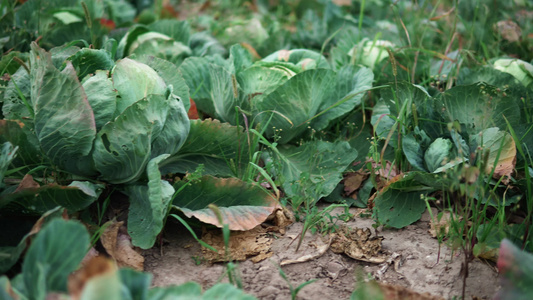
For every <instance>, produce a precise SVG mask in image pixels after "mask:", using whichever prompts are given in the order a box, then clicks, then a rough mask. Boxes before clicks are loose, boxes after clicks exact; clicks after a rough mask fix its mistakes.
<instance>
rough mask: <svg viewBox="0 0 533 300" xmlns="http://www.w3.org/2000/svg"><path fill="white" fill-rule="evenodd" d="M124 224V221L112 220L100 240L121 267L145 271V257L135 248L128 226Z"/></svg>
mask: <svg viewBox="0 0 533 300" xmlns="http://www.w3.org/2000/svg"><path fill="white" fill-rule="evenodd" d="M123 224H124V222H116V221H110V223H109V225H108V226H107V227H106V229H105V230H104V232H103V233H102V235H101V236H100V241H101V242H102V245H103V246H104V248H105V249H106V251H107V253H108V254H109V255H110V256H111V257H112V258H113V259H114V260H115V261H116V262H117V265H118V266H119V267H129V268H132V269H134V270H137V271H143V270H144V257H143V256H142V255H141V254H139V253H137V251H135V250H134V249H133V245H132V244H131V238H130V237H129V236H128V234H127V232H126V228H125V227H124V226H122V225H123ZM104 226H105V225H104Z"/></svg>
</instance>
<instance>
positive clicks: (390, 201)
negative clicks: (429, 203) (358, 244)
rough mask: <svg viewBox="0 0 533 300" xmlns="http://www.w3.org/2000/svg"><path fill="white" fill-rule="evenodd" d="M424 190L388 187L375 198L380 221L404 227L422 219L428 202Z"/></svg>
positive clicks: (395, 226)
mask: <svg viewBox="0 0 533 300" xmlns="http://www.w3.org/2000/svg"><path fill="white" fill-rule="evenodd" d="M422 194H424V192H422V191H420V192H419V191H414V192H403V191H399V190H395V189H393V188H388V189H386V190H385V191H383V192H380V193H379V194H378V196H377V197H376V199H374V210H375V214H376V215H377V219H378V221H379V222H380V223H382V224H385V225H388V226H391V227H394V228H402V227H405V226H407V225H409V224H412V223H414V222H416V221H418V220H419V219H420V217H421V216H422V213H423V212H424V210H425V209H426V203H425V202H424V200H422V199H421V198H420V196H421V195H422Z"/></svg>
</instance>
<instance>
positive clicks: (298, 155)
mask: <svg viewBox="0 0 533 300" xmlns="http://www.w3.org/2000/svg"><path fill="white" fill-rule="evenodd" d="M278 150H279V154H280V157H277V158H278V159H279V160H280V163H281V173H280V174H276V175H277V176H278V178H279V179H280V180H281V182H282V186H283V190H284V191H285V193H286V194H287V196H288V197H289V198H292V197H299V196H300V195H301V194H302V193H308V195H309V196H310V197H312V198H313V199H314V201H318V200H319V199H320V198H321V197H325V196H328V195H329V194H330V193H331V192H332V191H333V190H334V189H335V187H336V186H337V184H338V183H339V182H340V181H341V180H342V172H344V170H346V168H347V167H348V166H349V165H350V163H352V162H353V161H354V160H355V158H356V157H357V151H356V150H355V149H353V148H352V147H351V146H350V144H349V143H348V142H345V141H339V142H335V143H330V142H324V141H311V142H306V143H304V144H302V145H301V146H299V147H296V146H286V147H283V148H282V147H280V148H279V149H278ZM272 158H275V156H273V157H272Z"/></svg>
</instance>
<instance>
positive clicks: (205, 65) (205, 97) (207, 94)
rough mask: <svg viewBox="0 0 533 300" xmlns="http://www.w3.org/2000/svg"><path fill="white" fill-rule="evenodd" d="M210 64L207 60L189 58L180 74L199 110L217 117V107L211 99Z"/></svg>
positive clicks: (183, 64) (181, 67) (181, 68)
mask: <svg viewBox="0 0 533 300" xmlns="http://www.w3.org/2000/svg"><path fill="white" fill-rule="evenodd" d="M209 66H210V64H209V62H208V61H207V59H205V58H200V57H189V58H187V59H186V60H184V61H183V63H182V64H181V65H180V72H181V74H183V79H185V82H186V83H187V86H188V87H189V90H190V97H191V98H192V99H193V100H194V102H195V103H196V107H197V108H198V110H200V111H202V112H205V113H207V114H208V115H210V116H212V117H213V116H215V106H214V104H213V100H212V99H211V75H210V73H209Z"/></svg>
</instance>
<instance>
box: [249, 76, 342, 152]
mask: <svg viewBox="0 0 533 300" xmlns="http://www.w3.org/2000/svg"><path fill="white" fill-rule="evenodd" d="M335 79H336V78H335V72H333V71H330V70H326V69H313V70H309V71H304V72H302V73H299V74H296V75H295V76H293V77H292V78H291V79H289V80H288V81H286V82H285V83H284V84H282V85H281V86H279V87H278V88H277V89H276V90H275V91H274V92H272V93H270V94H269V95H268V96H266V97H264V98H261V99H258V101H256V102H254V105H255V107H254V111H255V116H257V117H258V118H259V120H260V122H262V125H263V126H267V125H268V127H267V130H266V135H267V136H268V137H273V136H274V135H278V136H280V139H279V143H281V144H284V143H287V142H289V141H291V140H293V139H295V138H297V137H299V136H300V135H301V134H302V133H303V132H304V131H305V130H307V128H308V126H309V124H308V122H307V121H308V120H310V119H311V118H312V117H314V116H315V115H316V114H317V113H318V112H319V109H320V107H321V105H322V104H323V103H325V102H327V99H329V98H330V97H331V96H332V95H333V94H334V89H335V83H334V81H335ZM274 112H275V113H274ZM270 116H272V119H271V120H270V123H268V124H267V123H266V122H267V121H268V120H269V119H270Z"/></svg>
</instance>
